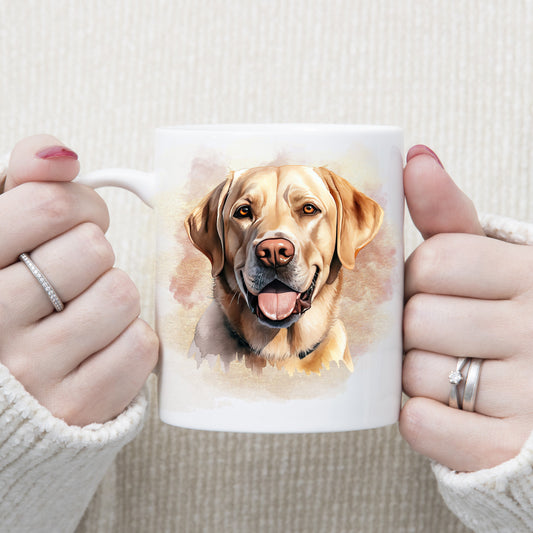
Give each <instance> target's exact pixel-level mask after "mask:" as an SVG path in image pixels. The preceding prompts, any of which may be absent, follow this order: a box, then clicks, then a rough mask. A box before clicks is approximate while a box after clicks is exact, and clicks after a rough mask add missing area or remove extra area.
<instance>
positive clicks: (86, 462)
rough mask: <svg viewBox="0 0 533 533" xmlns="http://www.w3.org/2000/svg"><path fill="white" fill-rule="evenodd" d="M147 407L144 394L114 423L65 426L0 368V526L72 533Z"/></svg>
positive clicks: (6, 528) (10, 529) (6, 370)
mask: <svg viewBox="0 0 533 533" xmlns="http://www.w3.org/2000/svg"><path fill="white" fill-rule="evenodd" d="M146 406H147V395H146V393H145V391H143V392H142V393H141V394H139V395H138V396H137V398H135V400H134V401H133V402H132V403H131V404H130V405H129V407H128V408H127V409H126V410H125V411H124V412H123V413H122V414H120V415H119V416H118V417H116V418H115V419H114V420H111V421H109V422H106V423H105V424H90V425H88V426H85V427H77V426H69V425H68V424H67V423H66V422H64V421H63V420H60V419H58V418H56V417H54V416H53V415H52V414H51V413H50V411H48V410H47V409H46V408H45V407H43V406H42V405H41V404H39V402H38V401H37V400H36V399H35V398H33V396H31V395H30V394H29V393H28V392H27V391H26V390H25V389H24V387H23V386H22V384H21V383H20V382H18V381H17V380H16V379H15V378H14V377H13V376H12V375H11V373H10V372H9V370H8V369H7V368H6V367H5V366H3V365H1V364H0V517H1V518H2V528H5V530H6V531H17V532H19V531H73V530H74V528H75V527H76V525H77V524H78V522H79V521H80V519H81V517H82V515H83V513H84V511H85V508H86V507H87V505H88V503H89V501H90V499H91V497H92V495H93V493H94V492H95V490H96V488H97V486H98V484H99V483H100V481H101V479H102V477H103V476H104V474H105V471H106V470H107V468H108V467H109V465H110V464H111V462H112V461H113V459H114V458H115V456H116V454H117V453H118V452H119V450H120V449H121V448H122V447H123V446H124V445H125V444H127V443H128V442H129V441H131V440H132V439H133V438H134V437H135V435H136V434H137V433H138V432H139V431H140V429H141V426H142V422H143V419H144V414H145V411H146ZM43 521H45V522H46V523H44V522H43Z"/></svg>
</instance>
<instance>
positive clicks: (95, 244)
mask: <svg viewBox="0 0 533 533" xmlns="http://www.w3.org/2000/svg"><path fill="white" fill-rule="evenodd" d="M79 229H80V232H81V238H82V239H83V242H84V244H86V246H87V248H88V250H90V252H91V253H92V254H93V255H94V257H95V260H96V263H97V264H98V265H101V266H102V267H107V268H111V267H112V266H113V264H114V263H115V252H114V251H113V247H112V246H111V243H110V242H109V241H108V240H107V239H106V237H105V234H104V232H103V230H102V228H100V226H98V225H97V224H94V223H93V222H85V223H84V224H82V225H81V226H80V228H79Z"/></svg>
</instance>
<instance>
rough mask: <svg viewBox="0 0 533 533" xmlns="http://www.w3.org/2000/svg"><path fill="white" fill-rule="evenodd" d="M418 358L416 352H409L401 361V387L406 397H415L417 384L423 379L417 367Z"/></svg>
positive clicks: (417, 388)
mask: <svg viewBox="0 0 533 533" xmlns="http://www.w3.org/2000/svg"><path fill="white" fill-rule="evenodd" d="M418 361H419V358H418V356H417V352H416V350H409V351H408V352H407V353H406V354H405V357H404V360H403V369H402V385H403V390H404V392H405V394H407V396H415V391H417V390H419V387H418V385H419V383H420V381H421V380H422V379H423V378H424V376H423V375H422V373H421V371H420V366H419V365H418Z"/></svg>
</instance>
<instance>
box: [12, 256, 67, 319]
mask: <svg viewBox="0 0 533 533" xmlns="http://www.w3.org/2000/svg"><path fill="white" fill-rule="evenodd" d="M19 259H20V260H21V261H22V262H23V263H24V264H25V265H26V266H27V267H28V269H29V271H30V272H31V273H32V274H33V275H34V277H35V279H36V280H37V281H38V282H39V284H40V285H41V287H42V288H43V289H44V292H46V295H47V296H48V298H49V299H50V301H51V302H52V305H53V306H54V309H55V310H56V311H57V312H58V313H59V312H60V311H63V309H65V305H64V304H63V302H62V301H61V299H60V298H59V296H58V295H57V292H56V291H55V289H54V287H52V284H51V283H50V282H49V281H48V280H47V279H46V276H45V275H44V274H43V273H42V272H41V271H40V270H39V268H38V267H37V265H36V264H35V263H34V262H33V261H32V260H31V259H30V258H29V257H28V255H27V254H20V255H19Z"/></svg>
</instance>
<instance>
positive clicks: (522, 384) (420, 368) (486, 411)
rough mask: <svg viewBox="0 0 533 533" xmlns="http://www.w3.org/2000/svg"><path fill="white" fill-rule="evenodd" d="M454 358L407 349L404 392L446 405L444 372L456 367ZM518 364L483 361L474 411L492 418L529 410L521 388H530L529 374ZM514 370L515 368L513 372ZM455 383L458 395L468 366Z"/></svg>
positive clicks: (447, 386) (447, 394) (447, 384)
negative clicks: (457, 382) (458, 381)
mask: <svg viewBox="0 0 533 533" xmlns="http://www.w3.org/2000/svg"><path fill="white" fill-rule="evenodd" d="M457 361H458V359H457V358H456V357H449V356H446V355H440V354H435V353H431V352H424V351H421V350H410V351H409V352H407V354H406V356H405V358H404V361H403V371H402V381H403V388H404V392H405V394H407V395H408V396H410V397H411V398H414V397H423V398H430V399H432V400H436V401H438V402H440V403H442V404H444V405H448V404H449V399H450V390H451V386H452V385H451V384H450V382H449V379H448V375H449V373H450V372H451V371H452V370H455V369H456V367H457ZM520 367H521V365H520V364H519V363H518V364H514V365H509V364H508V363H507V362H505V361H491V360H484V361H483V363H482V365H481V368H480V375H479V385H478V390H477V396H476V401H475V407H474V408H475V411H476V413H479V414H482V415H487V416H492V417H495V418H510V417H512V416H516V415H517V414H518V413H519V411H520V410H521V409H522V408H525V409H529V408H530V407H529V406H530V405H531V402H532V398H533V395H532V397H529V396H527V395H524V393H523V391H528V390H529V389H530V386H529V384H530V383H531V375H530V372H528V371H527V369H523V371H521V368H520ZM517 369H518V371H517ZM461 373H462V375H463V381H462V383H460V384H459V386H458V387H459V389H460V397H462V394H463V392H464V391H463V389H464V382H465V380H466V379H467V377H468V369H467V367H465V368H464V369H463V370H462V372H461Z"/></svg>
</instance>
